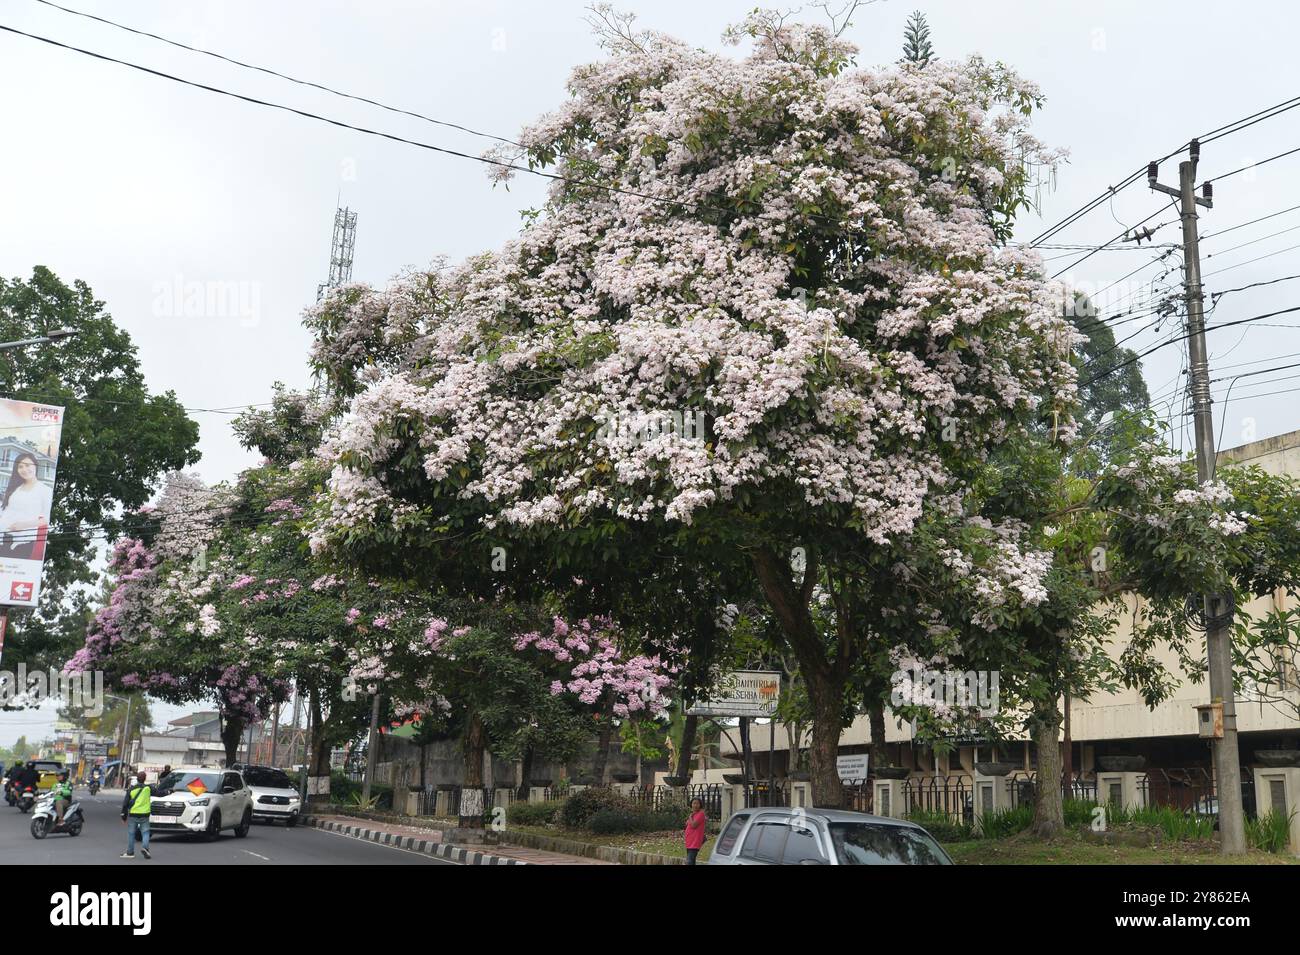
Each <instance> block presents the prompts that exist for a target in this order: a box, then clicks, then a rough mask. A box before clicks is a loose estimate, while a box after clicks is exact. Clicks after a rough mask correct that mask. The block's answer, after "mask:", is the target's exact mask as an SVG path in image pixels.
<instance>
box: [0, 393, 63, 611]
mask: <svg viewBox="0 0 1300 955" xmlns="http://www.w3.org/2000/svg"><path fill="white" fill-rule="evenodd" d="M62 434H63V409H62V408H60V407H58V406H56V405H43V404H38V403H36V402H33V401H12V400H10V399H8V398H0V604H8V605H10V606H15V607H35V606H36V601H37V600H38V599H40V595H41V567H42V566H43V565H44V563H45V548H46V545H47V538H48V537H49V533H50V509H51V507H52V505H53V503H54V470H55V466H56V465H57V464H58V461H59V440H60V438H61V437H62Z"/></svg>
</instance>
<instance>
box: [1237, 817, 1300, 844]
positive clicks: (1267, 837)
mask: <svg viewBox="0 0 1300 955" xmlns="http://www.w3.org/2000/svg"><path fill="white" fill-rule="evenodd" d="M1294 817H1295V813H1294V812H1292V813H1291V814H1290V815H1286V816H1284V815H1282V814H1281V813H1280V812H1273V811H1272V810H1271V809H1270V810H1269V811H1268V812H1266V813H1263V814H1262V815H1261V816H1260V817H1259V818H1258V819H1247V820H1246V842H1247V844H1248V845H1249V846H1250V847H1251V848H1252V849H1258V850H1259V851H1261V852H1272V853H1278V854H1280V853H1283V852H1286V851H1287V850H1288V849H1289V848H1290V845H1291V820H1292V819H1293V818H1294Z"/></svg>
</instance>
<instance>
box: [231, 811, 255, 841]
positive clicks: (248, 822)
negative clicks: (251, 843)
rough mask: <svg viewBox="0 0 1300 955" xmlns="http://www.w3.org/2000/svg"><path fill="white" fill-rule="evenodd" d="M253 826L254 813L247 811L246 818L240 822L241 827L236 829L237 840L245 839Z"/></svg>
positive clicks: (245, 812)
mask: <svg viewBox="0 0 1300 955" xmlns="http://www.w3.org/2000/svg"><path fill="white" fill-rule="evenodd" d="M252 825H253V813H252V811H251V810H249V809H245V810H244V818H243V819H241V820H240V821H239V825H238V826H236V827H235V838H236V839H242V838H244V836H246V835H248V830H249V829H250V828H251V827H252Z"/></svg>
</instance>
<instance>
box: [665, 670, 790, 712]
mask: <svg viewBox="0 0 1300 955" xmlns="http://www.w3.org/2000/svg"><path fill="white" fill-rule="evenodd" d="M711 696H712V699H710V700H705V701H701V702H696V703H693V704H691V706H690V707H689V708H688V709H687V710H686V712H687V713H688V714H690V715H691V716H750V717H753V716H772V715H773V714H774V713H776V707H777V704H778V703H779V702H780V699H781V674H780V673H775V672H771V671H768V670H732V671H730V672H729V673H725V674H723V676H722V679H721V680H720V681H718V685H717V686H715V687H714V688H713V692H712V694H711Z"/></svg>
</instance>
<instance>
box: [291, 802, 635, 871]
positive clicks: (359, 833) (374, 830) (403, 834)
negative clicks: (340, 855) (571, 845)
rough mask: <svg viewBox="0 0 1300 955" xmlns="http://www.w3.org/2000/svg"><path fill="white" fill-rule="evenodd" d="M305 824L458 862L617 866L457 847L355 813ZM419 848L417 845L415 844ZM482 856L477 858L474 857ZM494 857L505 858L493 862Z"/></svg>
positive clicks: (432, 832)
mask: <svg viewBox="0 0 1300 955" xmlns="http://www.w3.org/2000/svg"><path fill="white" fill-rule="evenodd" d="M304 823H305V824H306V825H316V826H319V827H320V828H323V829H327V830H330V831H335V832H340V831H341V832H344V833H345V834H347V835H350V836H352V837H353V838H358V839H367V840H369V841H372V842H379V843H381V844H388V845H396V846H399V847H400V848H411V849H414V850H415V851H417V852H426V851H427V852H430V853H431V854H434V855H441V856H446V857H452V856H450V853H451V852H452V851H454V852H456V853H457V854H463V855H464V858H456V861H459V862H465V863H466V864H469V865H615V864H616V863H613V862H605V861H602V860H599V859H586V858H583V857H581V856H571V855H565V854H564V853H561V852H548V851H546V850H544V849H525V848H523V847H522V846H507V845H485V846H482V847H478V846H456V847H455V849H454V850H453V847H452V846H451V845H444V844H443V839H442V836H443V833H442V830H441V829H435V828H423V827H419V826H405V825H401V824H399V823H392V822H377V821H375V820H372V819H363V818H359V817H356V816H341V815H332V814H329V813H311V814H310V815H309V816H308V817H307V818H305V819H304ZM417 846H418V847H419V848H416V847H417ZM476 856H477V857H480V858H474V857H476ZM493 857H495V858H496V859H500V860H502V861H494V859H493Z"/></svg>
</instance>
